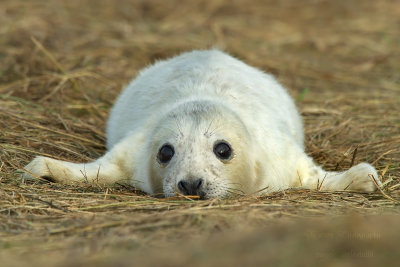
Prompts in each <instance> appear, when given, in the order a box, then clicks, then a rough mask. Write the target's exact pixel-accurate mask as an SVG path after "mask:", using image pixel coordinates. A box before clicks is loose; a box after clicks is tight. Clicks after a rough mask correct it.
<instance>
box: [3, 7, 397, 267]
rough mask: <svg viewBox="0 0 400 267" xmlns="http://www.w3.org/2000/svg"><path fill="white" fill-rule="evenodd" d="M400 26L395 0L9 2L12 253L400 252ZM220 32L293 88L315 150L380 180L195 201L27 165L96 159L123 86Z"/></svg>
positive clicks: (374, 259)
mask: <svg viewBox="0 0 400 267" xmlns="http://www.w3.org/2000/svg"><path fill="white" fill-rule="evenodd" d="M399 24H400V5H399V3H398V1H390V0H384V1H362V0H358V1H344V0H343V1H342V0H340V1H323V0H307V1H294V0H293V1H272V0H269V1H261V0H252V1H239V0H237V1H232V2H229V3H228V1H219V0H215V1H214V0H213V1H205V0H204V1H185V2H183V1H155V0H153V1H128V0H124V1H110V0H96V1H95V2H94V1H89V0H86V1H82V0H81V1H77V0H69V1H56V0H54V1H26V0H5V1H1V2H0V130H1V132H0V258H1V259H2V265H3V264H5V265H9V266H21V264H23V263H29V264H30V265H37V266H39V265H42V264H48V265H62V266H72V265H74V266H75V265H83V264H89V265H101V266H102V265H116V264H119V265H120V266H130V265H132V264H133V263H137V264H139V263H140V264H144V265H152V264H154V263H155V262H158V263H162V265H171V266H173V265H177V264H178V265H183V264H192V265H193V264H194V265H201V264H205V263H206V262H208V263H211V264H212V265H214V266H216V265H221V264H223V265H228V264H229V265H240V264H243V263H249V262H252V263H258V264H261V263H270V264H281V265H292V264H294V263H297V264H299V265H308V263H310V262H311V263H313V264H314V265H319V264H321V263H322V262H326V261H328V262H330V264H331V265H351V264H354V263H358V264H364V265H365V266H367V265H374V264H378V263H379V264H381V265H382V264H383V265H385V264H386V265H387V264H394V263H395V262H397V259H396V258H395V257H394V256H393V255H396V253H398V252H399V248H398V245H397V243H398V242H397V240H398V238H399V237H400V236H399V235H400V234H399V231H395V229H396V227H397V226H396V224H397V225H398V222H399V217H398V214H399V211H400V209H399V201H398V200H397V199H400V185H399V179H400V117H399V114H400V74H399V69H400V45H399V44H400V27H399ZM212 46H218V47H222V48H224V49H225V50H227V51H228V52H230V53H231V54H233V55H235V56H237V57H239V58H241V59H243V60H245V61H246V62H248V63H250V64H252V65H254V66H257V67H259V68H261V69H263V70H265V71H267V72H271V73H273V74H274V75H276V76H277V78H278V79H279V80H280V81H281V82H282V83H283V84H285V85H286V86H287V87H288V88H289V90H290V92H291V93H292V95H293V96H294V97H295V98H296V99H297V102H298V106H299V107H300V110H301V111H302V114H303V117H304V122H305V128H306V135H307V140H306V146H307V152H308V153H309V154H310V155H312V156H313V157H314V158H315V160H316V161H317V162H318V163H320V164H321V165H323V166H324V167H325V168H327V169H329V170H333V169H339V170H341V169H347V168H348V167H349V166H351V165H352V164H353V163H358V162H361V161H367V162H370V163H373V165H374V166H375V167H376V168H377V169H378V171H379V174H380V175H381V176H382V179H383V181H384V183H385V186H384V191H383V192H378V193H374V194H360V193H352V192H337V193H326V192H319V191H317V190H314V191H286V192H282V193H276V194H272V195H268V196H263V197H252V196H248V197H244V198H240V199H231V200H207V201H191V200H187V199H157V198H153V197H151V196H146V195H144V194H142V193H140V192H138V191H136V190H135V189H134V188H130V187H126V186H124V185H116V186H115V187H111V188H105V187H103V186H101V185H76V186H64V185H59V184H50V183H47V182H44V181H38V180H33V181H21V180H20V179H19V178H18V174H17V173H15V170H16V169H18V168H20V167H22V166H24V165H25V164H26V163H28V162H29V161H30V160H31V159H32V158H33V157H34V156H35V155H45V156H51V157H54V158H58V159H65V160H69V161H76V162H81V161H90V160H92V159H95V158H97V157H99V156H100V155H101V154H102V153H103V152H104V149H105V148H104V141H105V136H104V126H105V122H106V120H107V114H108V111H109V109H110V107H111V105H112V103H113V100H114V99H115V97H116V96H117V95H118V93H119V91H120V89H121V88H122V87H123V85H125V84H126V83H127V82H128V81H129V80H130V79H131V78H132V77H134V76H135V74H136V73H137V72H138V71H139V70H140V69H141V68H143V67H144V66H146V65H147V64H149V63H151V62H153V61H154V60H156V59H159V58H165V57H169V56H172V55H175V54H176V53H178V52H181V51H186V50H190V49H194V48H209V47H212ZM383 214H390V215H385V216H384V215H383ZM344 215H346V216H344ZM371 216H372V217H371ZM307 218H308V219H307ZM310 218H314V219H312V220H311V219H310ZM315 218H320V219H318V220H316V219H315ZM310 220H311V221H310ZM397 229H398V228H397ZM233 233H234V234H233ZM310 251H313V253H310Z"/></svg>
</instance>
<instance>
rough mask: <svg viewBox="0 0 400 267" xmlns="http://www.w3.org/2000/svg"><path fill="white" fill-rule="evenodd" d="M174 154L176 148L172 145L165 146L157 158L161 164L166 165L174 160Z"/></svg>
mask: <svg viewBox="0 0 400 267" xmlns="http://www.w3.org/2000/svg"><path fill="white" fill-rule="evenodd" d="M174 154H175V151H174V148H173V147H172V146H171V145H168V144H165V145H163V146H162V147H161V148H160V150H159V151H158V155H157V158H158V160H159V161H160V163H164V164H165V163H168V162H169V161H170V160H171V159H172V157H173V156H174Z"/></svg>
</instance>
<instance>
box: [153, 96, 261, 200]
mask: <svg viewBox="0 0 400 267" xmlns="http://www.w3.org/2000/svg"><path fill="white" fill-rule="evenodd" d="M251 144H252V142H251V139H250V134H249V132H248V131H247V129H246V126H245V125H244V123H243V122H242V120H241V119H240V118H239V117H238V116H237V115H236V114H235V113H234V112H233V111H232V110H230V109H229V108H227V107H224V106H222V105H221V104H219V103H214V102H211V101H190V102H185V103H183V104H180V105H177V106H176V107H175V108H173V109H172V110H171V111H170V112H168V113H167V114H166V115H165V116H163V117H162V119H161V120H160V121H159V123H158V124H157V125H156V127H155V128H154V131H153V133H152V134H151V138H150V139H149V143H148V145H149V146H150V149H148V150H147V151H151V155H150V157H149V162H148V163H149V164H148V171H149V172H148V173H149V180H150V184H151V187H152V189H153V192H154V193H163V194H164V196H165V197H170V196H173V195H177V194H178V195H179V194H183V195H198V196H200V198H202V199H207V198H215V197H217V198H223V197H228V196H230V195H235V194H241V193H246V192H249V190H251V188H249V186H250V185H251V182H250V181H249V180H251V179H252V178H253V177H254V175H255V174H254V171H253V167H252V166H253V165H254V164H253V163H252V162H253V159H252V158H253V157H252V156H251V155H252V150H253V147H252V145H251Z"/></svg>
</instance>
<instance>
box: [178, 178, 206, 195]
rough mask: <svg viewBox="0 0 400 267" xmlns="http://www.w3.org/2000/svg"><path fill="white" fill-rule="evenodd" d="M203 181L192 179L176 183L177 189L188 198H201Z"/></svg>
mask: <svg viewBox="0 0 400 267" xmlns="http://www.w3.org/2000/svg"><path fill="white" fill-rule="evenodd" d="M203 185H204V180H203V179H202V178H200V179H194V180H181V181H179V183H178V189H179V191H181V193H182V194H184V195H190V196H201V195H202V193H203Z"/></svg>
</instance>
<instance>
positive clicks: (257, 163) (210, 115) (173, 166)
mask: <svg viewBox="0 0 400 267" xmlns="http://www.w3.org/2000/svg"><path fill="white" fill-rule="evenodd" d="M107 138H108V139H107V149H108V152H107V153H106V154H105V155H104V156H103V157H101V158H100V159H98V160H96V161H94V162H92V163H88V164H74V163H68V162H63V161H58V160H54V159H49V158H44V157H37V158H35V159H34V160H33V161H32V162H31V163H30V164H29V165H27V166H26V167H25V169H26V170H27V171H28V172H29V173H30V174H31V175H32V174H33V175H34V176H44V177H47V178H51V179H53V180H56V181H58V182H71V181H82V180H89V181H94V180H98V181H99V182H101V183H113V182H116V181H121V180H126V181H127V182H129V183H131V184H133V185H135V186H137V187H139V188H140V189H142V190H143V191H145V192H147V193H150V194H152V193H164V194H165V195H166V196H171V195H174V194H175V193H177V183H178V182H179V181H180V180H182V179H191V177H201V178H204V179H205V181H206V184H205V189H204V191H205V197H206V198H209V197H225V196H228V195H229V194H234V193H237V192H241V193H246V194H250V193H254V192H272V191H277V190H283V189H287V188H291V187H303V188H311V189H321V190H345V189H349V190H360V191H374V190H375V189H376V187H375V184H374V183H373V181H372V180H371V178H370V177H369V175H372V176H374V177H375V179H377V180H378V183H380V182H379V179H378V175H377V173H376V171H375V169H374V168H373V167H372V166H371V165H369V164H366V163H362V164H359V165H356V166H354V167H352V168H351V169H350V170H348V171H346V172H342V173H336V172H326V171H324V170H322V169H321V168H320V167H318V166H316V165H315V164H314V163H313V161H312V159H311V158H309V157H308V156H307V155H306V154H305V152H304V147H303V139H304V138H303V128H302V123H301V118H300V115H299V113H298V112H297V110H296V107H295V105H294V103H293V101H292V99H291V98H290V97H289V95H288V93H287V92H286V90H285V89H284V88H283V87H282V86H281V85H280V84H279V83H278V82H277V81H276V80H275V79H274V78H273V77H272V76H271V75H268V74H265V73H263V72H261V71H259V70H257V69H255V68H253V67H250V66H248V65H246V64H245V63H243V62H241V61H239V60H237V59H235V58H233V57H231V56H229V55H227V54H225V53H223V52H221V51H218V50H208V51H193V52H189V53H184V54H181V55H179V56H177V57H174V58H171V59H168V60H165V61H160V62H157V63H156V64H154V65H153V66H150V67H148V68H147V69H145V70H143V71H142V72H141V73H140V75H139V76H138V77H137V78H136V79H134V80H133V81H132V82H131V84H130V85H129V86H128V87H127V88H126V89H125V90H124V91H123V93H122V94H121V95H120V97H119V98H118V100H117V102H116V104H115V106H114V108H113V109H112V111H111V115H110V119H109V122H108V127H107ZM217 140H225V141H228V142H229V143H230V144H231V146H232V148H233V151H234V157H233V158H232V159H231V160H230V161H228V162H223V161H221V160H219V159H217V157H216V156H215V155H214V153H213V145H214V144H215V142H216V141H217ZM165 143H170V144H172V145H173V146H174V148H175V155H174V157H173V158H172V160H171V162H169V163H168V164H167V165H162V164H159V163H158V162H157V153H158V149H159V148H160V147H161V146H162V145H163V144H165ZM28 176H29V174H28Z"/></svg>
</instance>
